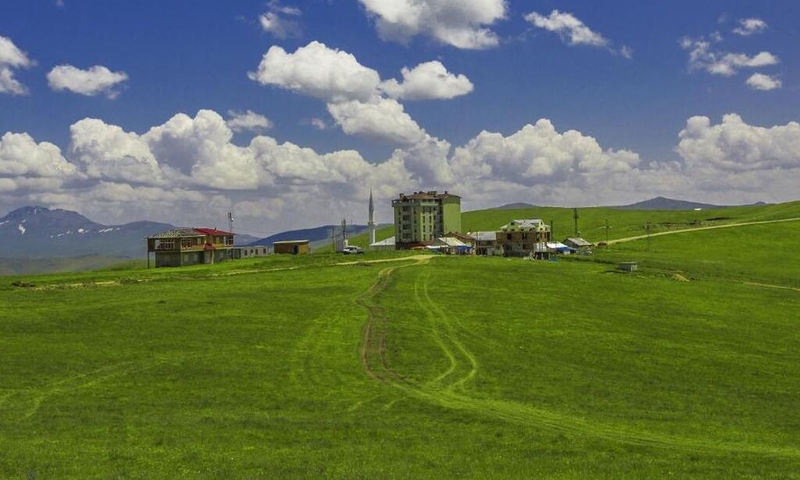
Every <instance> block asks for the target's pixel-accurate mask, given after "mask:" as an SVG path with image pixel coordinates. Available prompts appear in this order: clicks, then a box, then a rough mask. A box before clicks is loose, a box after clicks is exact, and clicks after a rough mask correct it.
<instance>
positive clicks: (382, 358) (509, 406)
mask: <svg viewBox="0 0 800 480" xmlns="http://www.w3.org/2000/svg"><path fill="white" fill-rule="evenodd" d="M421 263H423V262H421V261H418V262H417V263H412V264H406V265H402V266H401V267H391V268H386V269H384V270H381V271H380V273H379V275H378V280H377V281H376V282H375V283H374V284H373V285H372V286H371V287H370V288H369V289H368V290H367V292H365V293H364V294H363V295H361V296H360V297H359V298H358V300H357V301H358V303H359V304H360V305H362V306H363V307H364V308H365V309H367V323H366V325H365V327H364V331H363V338H362V348H361V361H362V364H363V367H364V370H365V372H366V373H367V375H368V376H369V377H370V378H372V379H374V380H376V381H380V382H383V383H385V384H387V385H389V386H392V387H394V388H397V389H398V390H400V391H402V392H404V393H406V394H407V395H409V396H410V397H413V398H417V399H419V400H422V401H426V402H429V403H434V404H437V405H439V406H441V407H444V408H451V409H455V410H463V411H470V412H473V413H475V414H477V415H481V416H484V417H488V418H493V419H496V420H498V421H502V422H509V423H514V424H518V425H523V426H526V427H532V428H542V429H547V430H551V431H557V432H565V433H572V434H576V435H585V436H590V437H594V438H597V439H602V440H606V441H613V442H618V443H623V444H628V445H636V446H642V447H656V448H666V449H673V450H681V451H686V452H694V453H706V454H731V453H748V454H756V455H763V456H771V457H783V458H791V459H797V458H800V448H798V447H796V446H775V445H760V444H750V443H739V442H729V441H724V440H711V439H700V438H692V437H680V436H675V435H668V434H659V433H653V432H646V431H641V430H638V429H636V428H633V427H628V426H626V425H610V424H603V423H599V422H593V421H588V420H586V419H583V418H579V417H575V416H570V415H566V414H562V413H559V412H556V411H552V410H546V409H541V408H537V407H536V406H533V405H529V404H523V403H518V402H513V401H507V400H500V399H486V398H477V397H473V396H470V395H469V394H468V393H469V392H468V391H467V390H465V389H464V388H463V387H464V386H465V384H466V383H467V382H468V381H469V380H471V379H472V378H474V377H475V375H477V372H478V366H479V362H478V360H477V358H475V356H474V355H473V354H472V353H471V352H470V351H469V350H468V349H467V348H466V347H465V346H464V344H463V343H462V342H461V341H460V340H458V332H457V331H456V329H455V328H454V327H453V325H452V322H453V321H452V319H451V318H450V317H449V316H448V315H447V314H446V312H445V311H444V309H442V308H441V307H439V306H438V305H437V304H436V303H435V302H434V301H433V300H432V298H431V297H430V294H429V292H428V283H429V279H430V275H429V274H428V275H425V274H424V273H421V274H420V275H421V276H422V283H421V290H420V288H419V285H418V284H416V283H415V298H416V300H417V303H418V305H419V306H420V308H421V309H422V310H423V311H424V312H425V315H426V318H429V320H431V321H432V323H433V325H434V330H437V331H436V333H435V335H434V337H435V338H437V339H438V340H437V344H438V345H439V346H440V348H442V350H443V351H444V352H445V355H447V356H448V358H450V360H451V365H450V368H448V370H447V371H445V372H444V373H442V374H440V375H439V376H438V377H436V378H435V379H433V380H432V381H429V382H426V383H424V384H417V383H414V382H411V381H409V380H407V379H404V378H403V377H402V376H401V375H400V374H399V373H398V372H396V371H394V370H393V369H392V368H391V365H390V364H389V362H388V360H387V358H386V324H387V316H386V311H385V310H384V309H383V308H381V307H379V306H378V305H377V303H376V297H378V296H379V295H380V293H381V292H382V291H383V290H384V289H386V288H387V287H388V286H389V285H390V281H389V280H390V276H391V275H392V273H394V271H395V270H396V269H397V268H402V267H410V266H416V265H420V264H421ZM417 282H419V277H418V279H417ZM420 291H421V294H420ZM430 315H433V317H431V316H430ZM438 324H441V325H443V326H444V329H445V330H446V335H445V336H442V335H441V333H439V332H438V329H437V325H438ZM445 339H447V341H449V342H451V344H452V345H447V341H445ZM459 356H463V357H465V358H466V359H467V362H466V363H469V364H470V370H469V372H468V373H467V374H466V375H463V376H461V377H460V378H458V379H456V380H454V381H452V382H450V383H448V384H444V385H440V383H441V382H442V381H444V380H445V379H447V378H448V377H451V376H452V375H453V374H454V373H455V371H456V370H458V369H459V366H460V365H461V362H460V361H459V359H458V357H459Z"/></svg>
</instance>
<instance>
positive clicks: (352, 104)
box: [328, 97, 427, 145]
mask: <svg viewBox="0 0 800 480" xmlns="http://www.w3.org/2000/svg"><path fill="white" fill-rule="evenodd" d="M328 113H330V114H331V116H332V117H333V118H334V120H336V123H337V124H339V125H340V126H341V127H342V130H343V131H344V132H345V133H347V134H348V135H359V136H363V137H367V138H371V139H374V140H378V141H381V142H395V143H400V144H404V145H412V144H414V143H418V142H422V141H424V140H425V139H426V137H427V135H426V133H425V131H424V130H423V129H422V128H421V127H420V126H419V125H418V124H417V123H416V122H415V121H414V120H413V119H412V118H411V116H410V115H408V114H407V113H406V112H405V111H404V109H403V106H402V105H401V104H400V103H398V102H397V101H396V100H393V99H387V98H377V97H376V98H374V99H373V101H370V102H361V101H357V100H353V101H349V102H339V103H330V104H328Z"/></svg>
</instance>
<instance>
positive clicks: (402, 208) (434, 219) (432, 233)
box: [392, 191, 461, 250]
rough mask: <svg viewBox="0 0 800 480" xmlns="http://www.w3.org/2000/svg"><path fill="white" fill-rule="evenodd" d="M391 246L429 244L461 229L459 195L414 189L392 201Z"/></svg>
mask: <svg viewBox="0 0 800 480" xmlns="http://www.w3.org/2000/svg"><path fill="white" fill-rule="evenodd" d="M392 207H393V208H394V235H395V247H396V248H397V249H398V250H403V249H407V248H412V247H417V246H425V245H430V244H432V243H433V242H435V241H436V239H437V238H439V237H443V236H445V235H446V234H448V233H456V232H460V231H461V197H459V196H458V195H452V194H450V193H447V192H444V193H437V192H435V191H431V192H416V193H413V194H411V195H404V194H402V193H401V194H400V196H399V197H398V198H396V199H394V200H392Z"/></svg>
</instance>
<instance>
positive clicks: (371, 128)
mask: <svg viewBox="0 0 800 480" xmlns="http://www.w3.org/2000/svg"><path fill="white" fill-rule="evenodd" d="M402 74H403V77H404V80H403V83H400V82H398V81H397V80H389V81H384V82H381V79H380V76H379V75H378V72H376V71H375V70H373V69H371V68H368V67H365V66H363V65H361V64H360V63H359V62H358V60H356V58H355V57H354V56H353V55H351V54H349V53H346V52H343V51H340V50H336V49H331V48H328V47H327V46H325V45H324V44H322V43H319V42H311V43H309V44H308V45H306V46H305V47H301V48H298V49H297V51H295V52H294V53H287V52H286V51H285V50H283V49H282V48H280V47H275V46H274V47H271V48H270V49H269V51H267V53H266V54H265V55H264V57H263V59H262V61H261V63H260V64H259V67H258V70H257V71H256V72H251V73H250V74H249V75H250V78H251V79H252V80H254V81H257V82H259V83H261V84H262V85H274V86H277V87H279V88H285V89H289V90H292V91H295V92H297V93H300V94H303V95H308V96H311V97H315V98H318V99H320V100H323V101H325V102H326V103H327V108H328V112H329V113H330V114H331V116H332V117H333V119H334V120H335V121H336V123H337V125H339V126H340V127H341V128H342V130H343V131H344V132H345V133H346V134H348V135H358V136H362V137H366V138H370V139H373V140H377V141H380V142H387V143H397V144H400V145H406V146H407V145H411V144H413V143H417V142H422V141H426V140H427V139H428V135H427V134H426V133H425V131H424V130H423V129H422V128H421V127H420V126H419V125H418V124H417V123H416V122H415V121H414V120H413V119H412V118H411V116H410V115H408V113H406V112H405V109H404V107H403V105H402V104H400V103H399V102H398V101H397V100H396V99H395V98H407V99H413V100H421V99H446V98H453V97H455V96H458V95H463V94H466V93H468V92H469V91H471V90H472V88H473V87H472V83H471V82H470V81H469V79H468V78H467V77H466V76H464V75H454V74H452V73H449V72H448V71H447V69H446V68H445V67H444V65H442V64H441V62H438V61H433V62H428V63H424V64H421V65H418V66H417V67H416V68H414V69H412V70H409V69H407V68H404V69H403V70H402ZM384 95H388V96H389V97H394V98H386V97H385V96H384ZM318 125H319V124H318Z"/></svg>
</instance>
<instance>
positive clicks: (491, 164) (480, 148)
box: [452, 119, 640, 186]
mask: <svg viewBox="0 0 800 480" xmlns="http://www.w3.org/2000/svg"><path fill="white" fill-rule="evenodd" d="M639 162H640V160H639V156H638V155H637V154H635V153H633V152H630V151H627V150H622V151H614V150H605V151H604V150H603V149H602V148H601V147H600V145H599V144H598V143H597V141H596V140H595V139H594V138H592V137H588V136H585V135H583V134H582V133H580V132H577V131H574V130H570V131H567V132H564V133H559V132H557V131H556V129H555V127H554V126H553V124H552V123H551V122H550V121H549V120H547V119H541V120H539V121H538V122H536V124H535V125H526V126H525V127H523V128H522V129H521V130H519V131H518V132H516V133H514V134H513V135H510V136H508V137H504V136H502V135H501V134H499V133H489V132H485V131H484V132H481V133H480V134H478V136H477V137H475V138H474V139H472V140H470V141H469V143H467V144H466V145H465V146H463V147H459V148H457V149H456V150H455V153H454V155H453V160H452V164H453V170H454V172H455V173H456V176H457V177H458V178H460V179H461V180H462V181H464V180H466V179H469V180H471V181H475V182H479V181H481V180H484V179H485V180H502V181H507V182H513V183H518V184H521V185H526V186H533V185H536V184H540V183H545V184H550V183H552V182H566V181H570V179H573V180H574V179H579V178H580V177H581V176H583V175H588V174H592V173H597V172H605V173H609V172H626V171H630V170H631V169H632V168H634V167H635V166H636V165H637V164H638V163H639Z"/></svg>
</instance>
